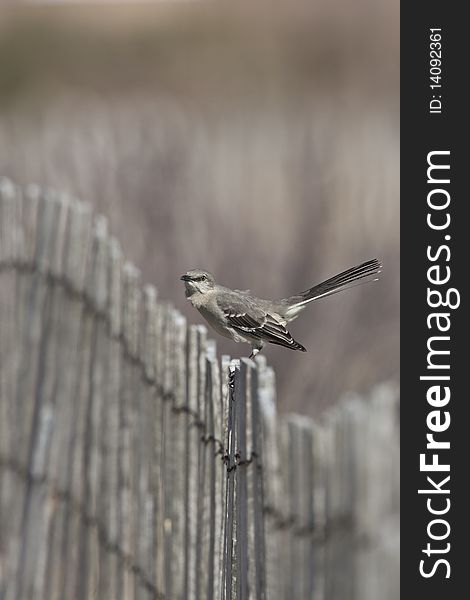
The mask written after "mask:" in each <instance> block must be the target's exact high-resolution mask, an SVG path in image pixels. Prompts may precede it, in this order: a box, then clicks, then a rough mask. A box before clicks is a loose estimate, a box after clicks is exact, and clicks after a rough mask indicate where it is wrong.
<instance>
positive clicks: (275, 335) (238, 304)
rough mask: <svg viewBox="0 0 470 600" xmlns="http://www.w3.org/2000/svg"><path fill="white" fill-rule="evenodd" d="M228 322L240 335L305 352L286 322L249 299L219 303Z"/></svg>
mask: <svg viewBox="0 0 470 600" xmlns="http://www.w3.org/2000/svg"><path fill="white" fill-rule="evenodd" d="M219 307H220V308H221V309H222V311H223V313H224V316H225V318H226V321H227V325H229V326H230V327H232V328H233V329H235V330H236V331H238V332H240V333H242V334H243V333H245V334H248V335H250V336H253V337H255V338H259V339H261V340H263V341H265V342H270V343H271V344H278V345H279V346H284V347H286V348H290V349H292V350H301V351H302V352H305V348H304V347H303V346H302V344H299V343H298V342H296V341H295V340H294V338H293V337H292V336H291V334H290V333H289V331H288V330H287V328H286V323H285V321H284V320H283V319H282V318H281V317H279V316H277V315H275V314H270V313H269V312H267V311H265V310H263V309H262V308H260V307H259V306H256V305H254V304H253V303H252V302H250V301H249V299H247V301H245V299H243V300H241V299H237V298H230V299H225V301H222V302H220V303H219Z"/></svg>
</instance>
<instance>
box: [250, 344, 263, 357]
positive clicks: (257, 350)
mask: <svg viewBox="0 0 470 600" xmlns="http://www.w3.org/2000/svg"><path fill="white" fill-rule="evenodd" d="M261 348H262V347H261ZM261 348H259V347H258V348H255V347H254V346H252V347H251V354H250V356H249V357H248V358H254V357H255V356H256V355H257V354H259V352H261Z"/></svg>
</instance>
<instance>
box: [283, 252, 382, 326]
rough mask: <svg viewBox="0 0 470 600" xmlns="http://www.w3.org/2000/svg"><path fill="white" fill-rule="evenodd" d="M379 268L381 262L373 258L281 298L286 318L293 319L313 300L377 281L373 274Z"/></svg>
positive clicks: (377, 271)
mask: <svg viewBox="0 0 470 600" xmlns="http://www.w3.org/2000/svg"><path fill="white" fill-rule="evenodd" d="M381 269H382V263H381V262H380V261H379V260H377V259H376V258H374V259H372V260H368V261H367V262H365V263H362V264H360V265H357V266H356V267H351V268H350V269H347V271H343V272H342V273H338V275H335V276H334V277H330V279H327V280H325V281H323V282H322V283H319V284H318V285H315V286H313V287H311V288H309V289H308V290H305V292H301V293H300V294H296V295H295V296H291V297H290V298H286V299H285V300H282V303H283V304H284V305H285V306H286V309H285V316H286V317H287V318H288V319H293V318H295V317H296V316H297V314H298V313H299V312H300V311H301V310H302V309H303V308H304V307H305V306H306V305H307V304H308V303H309V302H313V300H318V299H319V298H325V297H326V296H331V295H333V294H337V293H338V292H342V291H343V290H347V289H349V288H352V287H355V286H356V285H362V284H364V283H368V282H369V281H377V279H378V278H377V277H374V275H378V274H379V273H380V271H381Z"/></svg>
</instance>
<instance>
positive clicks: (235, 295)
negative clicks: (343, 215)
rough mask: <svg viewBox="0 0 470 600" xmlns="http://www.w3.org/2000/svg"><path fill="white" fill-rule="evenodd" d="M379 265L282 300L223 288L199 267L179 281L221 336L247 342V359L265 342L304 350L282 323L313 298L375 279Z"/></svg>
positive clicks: (374, 262)
mask: <svg viewBox="0 0 470 600" xmlns="http://www.w3.org/2000/svg"><path fill="white" fill-rule="evenodd" d="M381 268H382V263H380V262H379V261H378V260H377V259H375V258H374V259H373V260H369V261H367V262H365V263H362V264H361V265H358V266H356V267H352V268H351V269H348V270H347V271H343V272H342V273H339V274H338V275H335V276H334V277H331V278H330V279H327V280H326V281H323V282H322V283H319V284H318V285H315V286H313V287H311V288H309V289H308V290H305V292H301V293H300V294H295V295H294V296H290V297H289V298H283V299H282V300H262V299H261V298H255V297H254V296H252V295H251V294H250V292H249V291H241V290H231V289H230V288H226V287H223V286H222V285H218V284H217V283H216V282H215V279H214V276H213V275H211V273H208V272H207V271H204V270H202V269H192V270H191V271H188V272H187V273H185V274H184V275H182V276H181V280H182V281H184V283H185V287H186V298H187V299H188V300H189V301H190V302H191V304H192V305H193V306H194V308H197V309H198V311H199V312H200V313H201V315H202V316H203V317H204V318H205V319H206V321H207V322H208V323H209V324H210V325H211V326H212V327H213V328H214V329H215V330H216V331H217V332H218V333H220V334H221V335H223V336H225V337H227V338H230V339H231V340H233V341H234V342H246V343H248V344H251V350H252V352H251V355H250V358H253V357H254V356H256V355H257V354H258V352H259V351H260V350H261V349H262V348H263V346H264V345H265V343H266V342H269V343H270V344H278V345H279V346H284V347H285V348H290V349H291V350H300V351H301V352H306V349H305V348H304V347H303V346H302V344H299V342H296V341H295V340H294V338H293V337H292V336H291V334H290V333H289V331H288V329H287V327H286V324H287V323H289V322H290V321H293V320H294V319H296V318H297V317H298V315H299V313H301V312H302V311H303V310H304V308H305V307H306V306H307V304H309V303H310V302H313V300H318V299H319V298H325V297H326V296H331V295H332V294H336V293H338V292H341V291H343V290H346V289H349V288H351V287H355V286H356V285H360V284H361V283H367V282H368V281H377V278H373V276H374V275H378V274H379V273H380V270H381ZM361 280H364V281H361Z"/></svg>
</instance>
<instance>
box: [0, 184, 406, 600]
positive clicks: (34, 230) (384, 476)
mask: <svg viewBox="0 0 470 600" xmlns="http://www.w3.org/2000/svg"><path fill="white" fill-rule="evenodd" d="M275 402H276V401H275V382H274V374H273V372H272V370H271V369H270V368H269V367H267V366H266V363H265V361H264V359H263V358H262V357H260V358H258V359H257V361H256V362H253V361H250V360H245V359H243V360H241V361H236V360H232V361H230V359H229V358H228V357H225V356H223V357H222V358H221V360H219V359H218V358H217V357H216V354H215V346H214V343H213V342H211V341H209V340H208V339H207V337H206V330H205V328H204V327H202V326H190V327H188V326H187V324H186V321H185V319H184V318H183V317H182V316H181V314H179V313H178V312H177V311H176V310H175V309H174V308H172V306H171V305H170V304H168V303H167V302H165V301H163V300H160V299H158V297H157V291H156V290H155V288H154V287H152V286H147V287H144V288H142V284H141V280H140V274H139V271H138V270H137V269H136V268H135V267H134V266H133V265H131V264H129V263H126V262H124V261H123V257H122V254H121V250H120V248H119V244H118V242H117V241H116V240H115V239H114V238H113V237H111V236H109V235H108V232H107V226H106V220H105V219H104V218H103V217H97V218H93V215H92V212H91V209H90V207H89V206H88V205H86V204H83V203H80V202H78V201H75V200H73V199H69V198H66V197H65V196H63V195H60V194H55V193H53V192H44V191H41V190H39V189H38V188H36V187H30V188H28V189H25V190H21V189H19V188H17V187H16V186H14V185H13V184H12V183H11V182H9V181H8V180H1V183H0V483H1V489H0V532H1V538H0V598H1V599H2V600H19V599H21V600H22V599H33V598H34V599H44V600H63V599H66V600H69V599H71V600H74V599H91V598H97V599H99V600H114V599H125V600H132V599H134V598H135V599H139V600H140V599H142V600H143V599H145V600H150V599H160V598H166V599H168V600H170V599H175V600H193V599H200V600H202V599H204V600H206V599H207V600H212V599H214V600H234V599H237V600H244V599H247V598H250V599H256V600H258V599H259V600H266V599H269V600H288V599H289V600H290V599H295V600H297V599H299V600H306V599H312V600H369V599H370V600H372V599H373V600H377V598H380V599H381V600H396V599H397V598H398V426H397V406H398V400H397V394H396V391H395V390H394V389H393V388H392V387H390V386H387V385H381V386H379V387H377V389H376V390H375V391H374V392H373V393H372V394H371V397H370V398H365V399H358V398H350V399H349V400H348V401H345V402H343V403H342V404H340V405H339V406H337V407H336V408H334V409H333V410H331V411H330V412H329V413H328V414H327V415H325V417H324V419H322V420H321V422H313V421H312V420H311V419H309V418H307V417H302V416H299V415H287V416H279V415H278V414H277V412H276V403H275Z"/></svg>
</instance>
